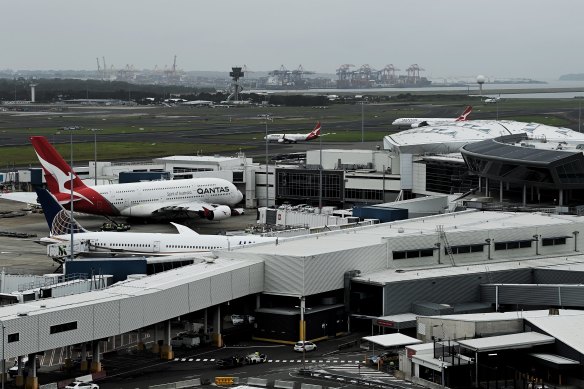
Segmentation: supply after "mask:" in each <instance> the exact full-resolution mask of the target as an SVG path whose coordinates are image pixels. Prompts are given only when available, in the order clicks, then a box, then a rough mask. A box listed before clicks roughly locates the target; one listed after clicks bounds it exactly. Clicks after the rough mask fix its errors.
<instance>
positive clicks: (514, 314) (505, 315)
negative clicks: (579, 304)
mask: <svg viewBox="0 0 584 389" xmlns="http://www.w3.org/2000/svg"><path fill="white" fill-rule="evenodd" d="M558 311H559V315H560V316H578V315H584V311H580V310H574V309H560V310H558ZM546 316H549V311H548V310H547V309H540V310H534V311H511V312H486V313H468V314H464V315H442V316H428V317H432V318H440V319H442V320H456V321H466V322H480V321H483V322H486V321H504V320H517V319H527V318H536V317H546Z"/></svg>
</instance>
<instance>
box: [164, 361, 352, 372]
mask: <svg viewBox="0 0 584 389" xmlns="http://www.w3.org/2000/svg"><path fill="white" fill-rule="evenodd" d="M174 361H175V362H216V361H217V359H216V358H174ZM266 363H302V359H268V360H267V361H266ZM304 363H322V364H338V363H353V364H355V365H358V364H360V363H363V361H345V360H342V361H341V360H339V359H307V360H305V361H304ZM337 367H341V366H337ZM337 367H335V368H337ZM353 367H354V368H355V369H357V366H353Z"/></svg>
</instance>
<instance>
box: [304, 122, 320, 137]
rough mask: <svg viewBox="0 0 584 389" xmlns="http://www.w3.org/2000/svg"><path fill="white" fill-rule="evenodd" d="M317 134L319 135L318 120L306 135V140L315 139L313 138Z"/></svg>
mask: <svg viewBox="0 0 584 389" xmlns="http://www.w3.org/2000/svg"><path fill="white" fill-rule="evenodd" d="M319 136H320V121H318V122H316V126H314V129H313V130H312V131H311V132H310V134H308V136H307V137H306V140H311V139H315V138H318V137H319Z"/></svg>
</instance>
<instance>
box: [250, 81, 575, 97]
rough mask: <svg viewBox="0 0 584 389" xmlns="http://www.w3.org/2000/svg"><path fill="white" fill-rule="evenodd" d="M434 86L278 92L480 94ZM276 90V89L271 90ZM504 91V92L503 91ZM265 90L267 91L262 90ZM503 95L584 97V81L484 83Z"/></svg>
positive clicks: (488, 91)
mask: <svg viewBox="0 0 584 389" xmlns="http://www.w3.org/2000/svg"><path fill="white" fill-rule="evenodd" d="M433 85H434V86H431V87H425V88H369V89H297V90H290V89H286V90H279V91H277V92H278V93H289V94H294V93H297V94H329V95H334V94H337V93H342V94H346V93H358V94H360V93H364V94H366V93H379V92H389V93H392V94H394V93H408V92H436V93H440V92H453V91H460V92H466V93H468V94H471V95H478V94H480V92H479V87H478V85H477V84H476V83H475V84H468V85H461V86H440V83H438V82H433ZM568 88H569V89H579V90H580V91H575V92H574V91H570V92H557V91H551V90H554V89H556V90H557V89H568ZM518 89H520V90H528V89H534V90H535V89H537V90H540V91H541V92H537V93H505V92H504V91H505V90H515V91H516V90H518ZM546 89H550V92H545V90H546ZM270 91H273V92H276V90H270ZM502 91H503V92H502ZM256 92H258V91H256ZM262 92H265V91H262ZM499 94H500V95H501V97H503V98H509V99H571V98H574V97H584V81H558V80H552V81H546V83H545V84H489V83H487V84H484V85H483V93H482V95H484V96H495V95H497V96H498V95H499Z"/></svg>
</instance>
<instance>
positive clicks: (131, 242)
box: [36, 189, 276, 258]
mask: <svg viewBox="0 0 584 389" xmlns="http://www.w3.org/2000/svg"><path fill="white" fill-rule="evenodd" d="M36 192H37V196H38V198H39V202H40V204H41V206H42V208H43V211H44V214H45V218H46V219H47V224H48V225H49V231H50V234H49V237H45V238H41V239H40V241H39V242H38V243H40V244H43V245H52V244H62V245H61V246H59V247H58V250H57V252H56V253H55V254H53V255H51V256H53V257H55V258H58V257H63V256H67V255H68V253H69V246H70V243H71V235H70V234H71V226H72V228H73V232H74V234H73V245H74V246H78V247H81V246H85V247H86V248H87V250H85V251H81V250H80V251H78V255H79V256H98V255H102V256H103V255H105V254H110V255H111V254H124V255H144V256H159V255H176V254H185V253H201V252H209V251H211V250H219V249H229V248H232V247H238V246H247V245H250V244H254V243H264V242H275V241H276V238H272V237H261V236H256V235H240V236H226V235H199V234H198V233H196V232H195V231H193V230H191V229H190V228H188V227H186V226H183V225H181V224H177V223H171V224H172V225H173V226H175V227H176V229H177V231H178V234H165V233H149V232H110V231H96V232H92V231H87V230H86V229H84V228H83V227H82V226H81V225H80V224H79V223H78V222H77V221H76V220H75V219H73V220H72V221H73V224H71V218H70V212H69V211H67V210H65V209H64V208H63V207H62V206H61V205H60V204H59V203H58V202H57V200H56V199H55V198H54V197H53V196H52V195H51V194H50V193H49V192H48V191H47V190H46V189H37V190H36Z"/></svg>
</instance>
